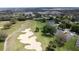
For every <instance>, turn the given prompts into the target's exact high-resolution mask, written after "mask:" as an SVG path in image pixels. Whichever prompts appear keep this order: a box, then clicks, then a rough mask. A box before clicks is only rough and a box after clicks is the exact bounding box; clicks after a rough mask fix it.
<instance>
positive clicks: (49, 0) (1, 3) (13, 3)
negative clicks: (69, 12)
mask: <svg viewBox="0 0 79 59" xmlns="http://www.w3.org/2000/svg"><path fill="white" fill-rule="evenodd" d="M0 7H79V1H78V0H0Z"/></svg>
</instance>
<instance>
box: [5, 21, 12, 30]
mask: <svg viewBox="0 0 79 59" xmlns="http://www.w3.org/2000/svg"><path fill="white" fill-rule="evenodd" d="M11 25H12V24H11V23H10V22H8V23H5V24H4V29H9V28H10V26H11Z"/></svg>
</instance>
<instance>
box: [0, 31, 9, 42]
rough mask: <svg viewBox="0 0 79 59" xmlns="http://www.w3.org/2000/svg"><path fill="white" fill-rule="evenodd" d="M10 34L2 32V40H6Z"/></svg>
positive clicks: (0, 34)
mask: <svg viewBox="0 0 79 59" xmlns="http://www.w3.org/2000/svg"><path fill="white" fill-rule="evenodd" d="M7 36H8V35H7V34H6V33H4V32H0V42H1V41H4V40H5V39H6V37H7Z"/></svg>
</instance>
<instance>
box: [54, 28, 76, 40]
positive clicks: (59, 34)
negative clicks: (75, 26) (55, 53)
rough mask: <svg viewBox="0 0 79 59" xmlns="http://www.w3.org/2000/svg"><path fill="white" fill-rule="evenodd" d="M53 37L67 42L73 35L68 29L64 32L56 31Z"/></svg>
mask: <svg viewBox="0 0 79 59" xmlns="http://www.w3.org/2000/svg"><path fill="white" fill-rule="evenodd" d="M55 35H56V36H57V37H59V38H61V39H64V40H65V41H68V40H69V39H71V37H72V36H74V35H75V33H72V32H70V31H69V29H65V30H57V32H56V33H55Z"/></svg>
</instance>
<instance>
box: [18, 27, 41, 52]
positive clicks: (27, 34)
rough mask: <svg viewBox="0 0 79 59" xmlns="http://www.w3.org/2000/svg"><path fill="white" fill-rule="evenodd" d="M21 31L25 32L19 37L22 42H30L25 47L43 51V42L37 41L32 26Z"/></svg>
mask: <svg viewBox="0 0 79 59" xmlns="http://www.w3.org/2000/svg"><path fill="white" fill-rule="evenodd" d="M21 32H23V33H24V34H21V35H19V37H18V38H17V39H19V40H20V42H21V43H22V44H29V45H26V46H25V47H24V48H25V49H34V50H36V51H42V47H41V43H40V42H37V41H36V39H37V37H36V36H34V33H33V32H32V31H31V29H30V28H28V29H25V30H24V31H21Z"/></svg>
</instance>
